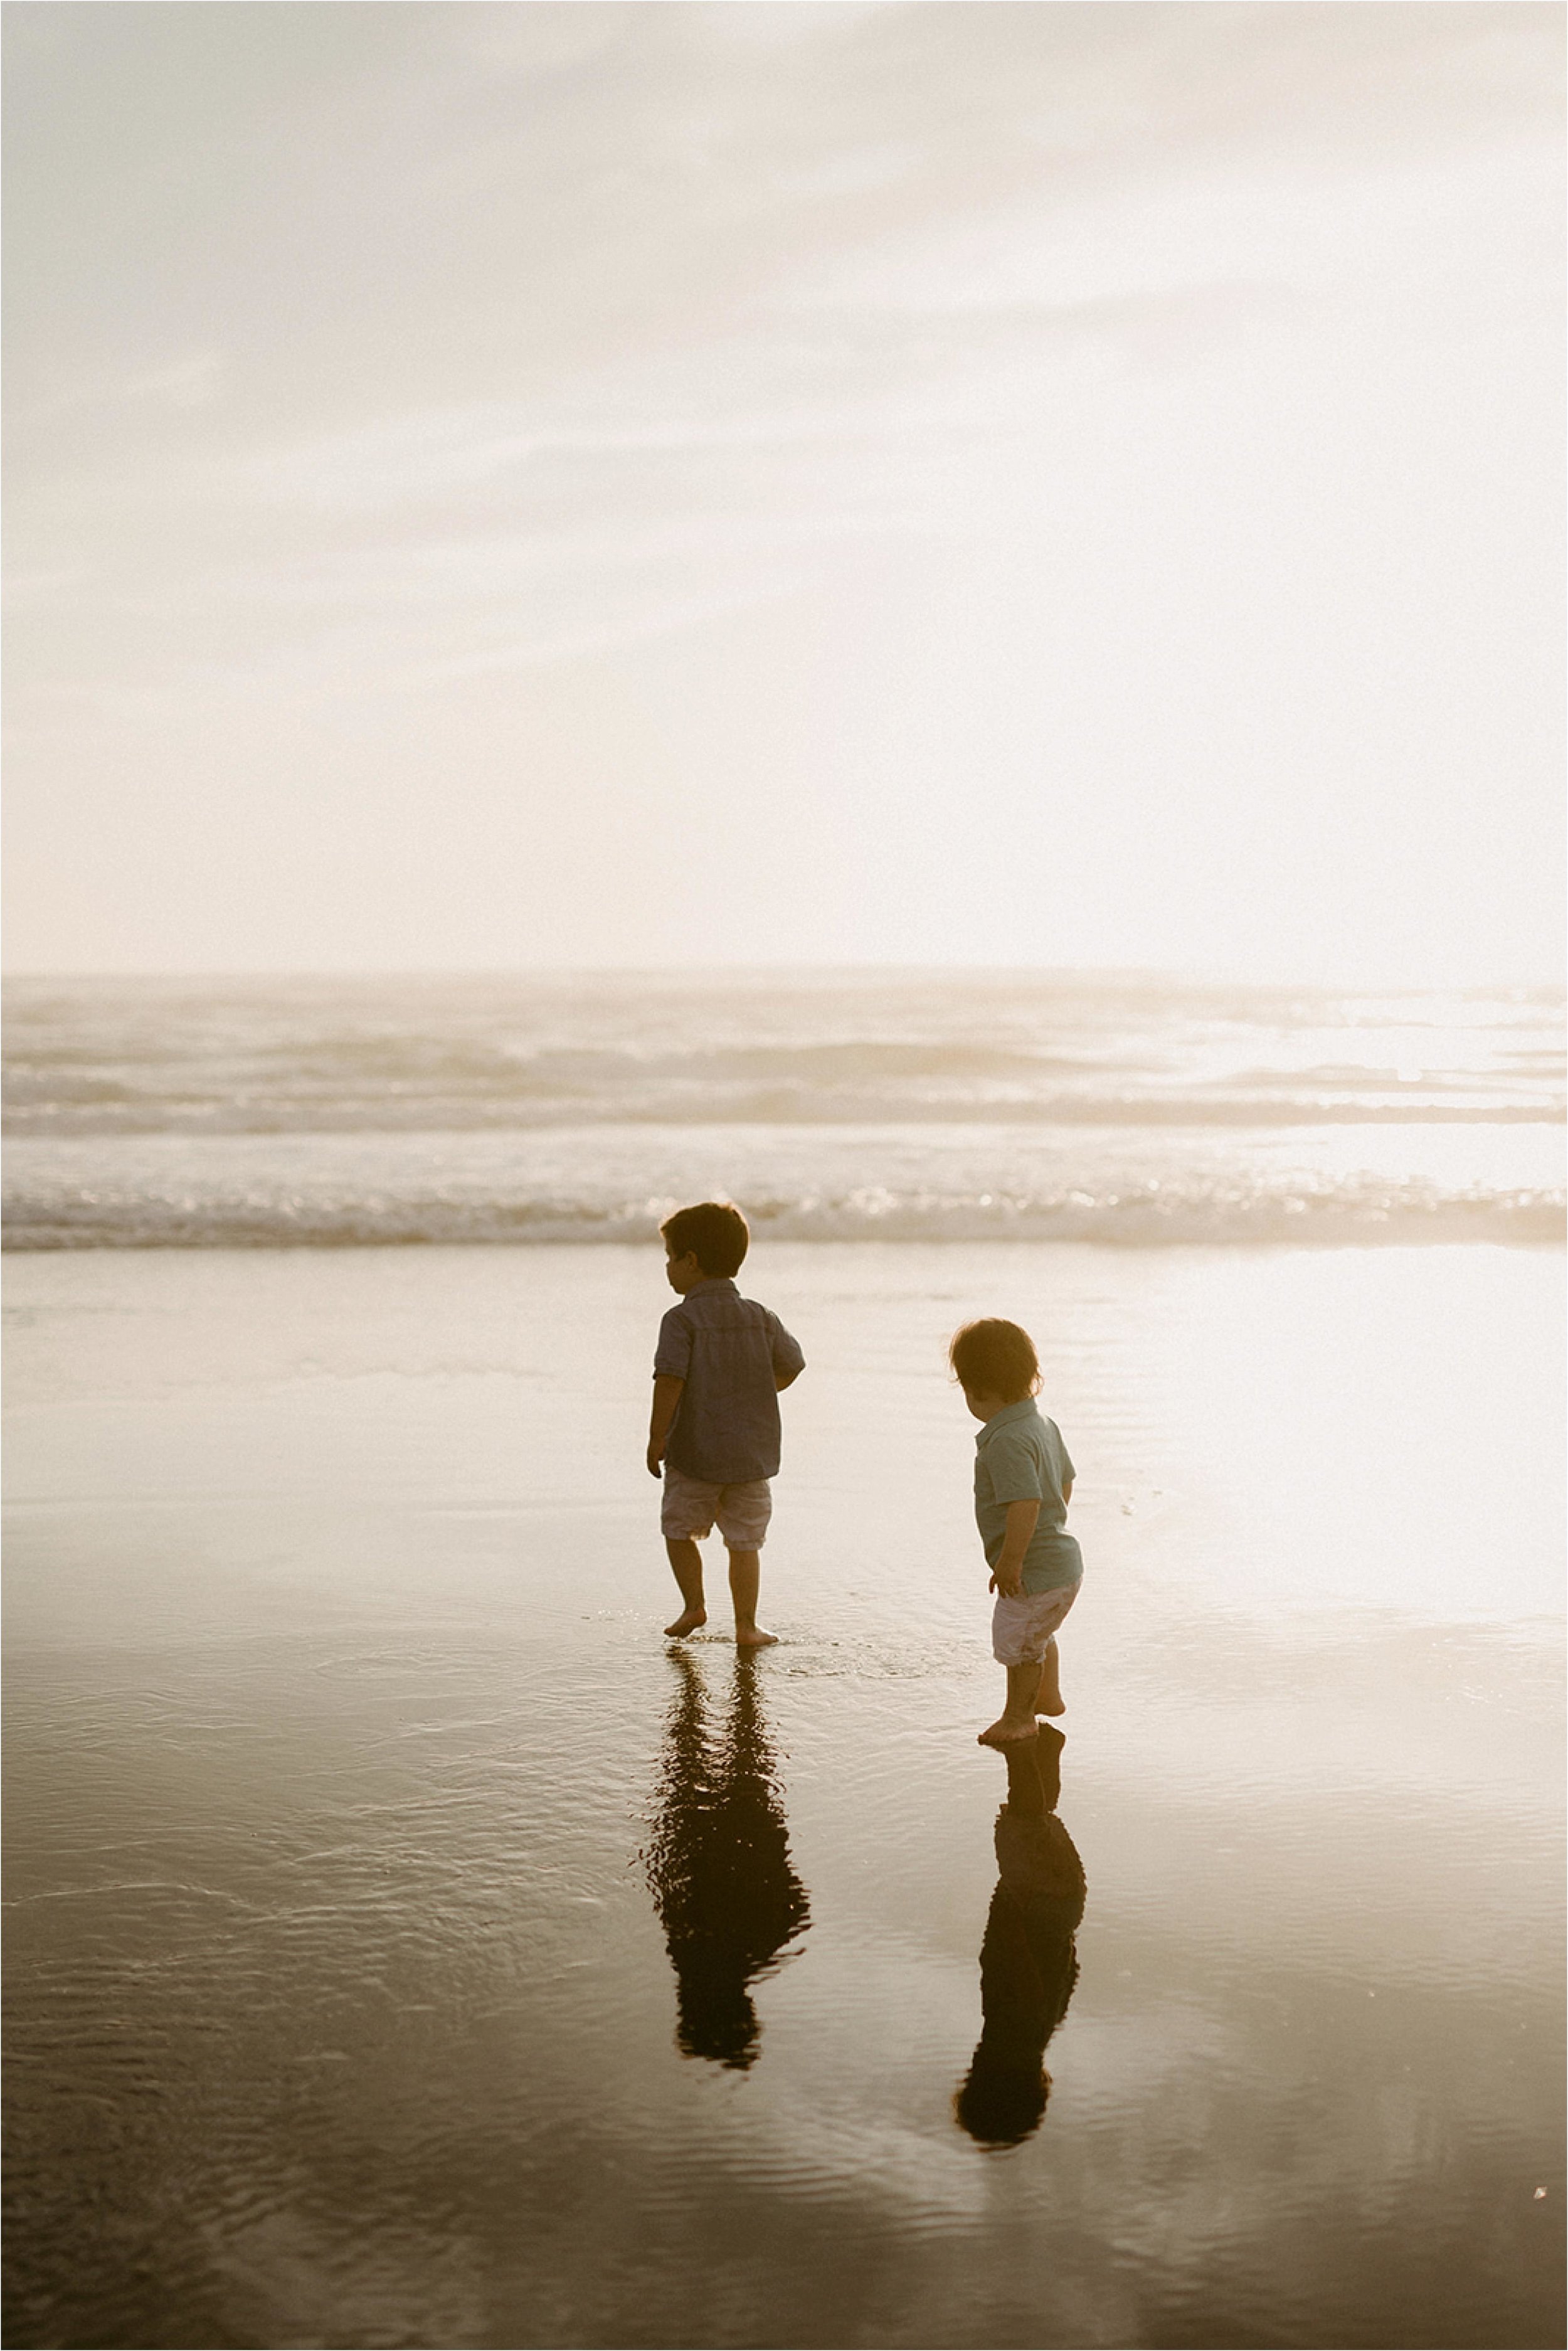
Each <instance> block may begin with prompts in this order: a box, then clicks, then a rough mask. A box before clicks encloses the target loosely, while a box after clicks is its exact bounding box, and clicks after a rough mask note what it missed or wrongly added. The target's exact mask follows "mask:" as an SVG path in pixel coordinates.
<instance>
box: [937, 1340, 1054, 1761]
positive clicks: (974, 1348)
mask: <svg viewBox="0 0 1568 2351" xmlns="http://www.w3.org/2000/svg"><path fill="white" fill-rule="evenodd" d="M947 1358H948V1361H949V1362H950V1363H951V1364H952V1366H953V1369H954V1372H955V1374H956V1376H957V1380H958V1384H959V1385H960V1387H962V1389H963V1391H964V1401H965V1403H966V1404H967V1405H968V1407H969V1410H970V1411H971V1412H972V1413H973V1414H974V1416H975V1418H976V1419H977V1420H978V1421H983V1422H984V1423H985V1426H984V1427H983V1428H982V1429H981V1430H980V1433H979V1435H978V1436H977V1437H976V1439H975V1454H976V1458H975V1519H976V1522H977V1525H978V1527H979V1530H980V1541H981V1542H982V1544H983V1545H984V1546H985V1552H986V1560H987V1563H988V1566H989V1568H990V1571H991V1582H990V1589H991V1590H992V1591H993V1592H994V1593H996V1595H997V1604H996V1608H995V1611H994V1613H993V1614H992V1617H991V1654H992V1655H993V1656H994V1657H995V1658H996V1660H997V1663H998V1665H999V1666H1005V1667H1007V1673H1008V1701H1007V1705H1006V1706H1005V1707H1004V1708H1003V1709H1002V1712H1001V1714H1000V1715H999V1716H998V1719H997V1720H996V1721H995V1722H993V1723H991V1724H990V1725H989V1726H988V1729H985V1730H982V1731H981V1733H980V1745H981V1746H982V1747H1005V1746H1006V1745H1007V1744H1008V1743H1009V1740H1014V1739H1032V1738H1033V1737H1034V1735H1035V1717H1036V1715H1037V1714H1064V1713H1065V1712H1066V1708H1065V1707H1064V1706H1063V1704H1062V1702H1061V1681H1060V1678H1059V1676H1058V1665H1057V1652H1056V1633H1057V1628H1058V1627H1059V1625H1061V1621H1062V1619H1063V1617H1064V1616H1065V1615H1066V1614H1067V1612H1068V1610H1069V1609H1070V1608H1071V1605H1072V1604H1073V1602H1074V1601H1075V1600H1076V1599H1077V1597H1078V1585H1079V1581H1080V1579H1081V1577H1082V1573H1083V1555H1082V1552H1080V1550H1079V1548H1078V1545H1077V1543H1076V1542H1075V1541H1074V1540H1073V1538H1072V1537H1071V1535H1070V1534H1069V1533H1068V1532H1067V1531H1066V1529H1065V1527H1064V1525H1063V1521H1064V1520H1065V1519H1066V1517H1067V1505H1068V1503H1069V1501H1070V1500H1071V1497H1072V1464H1071V1461H1070V1460H1069V1458H1068V1454H1067V1447H1066V1446H1065V1445H1063V1443H1062V1441H1061V1430H1060V1429H1059V1428H1058V1427H1057V1426H1056V1423H1055V1422H1054V1421H1053V1420H1047V1419H1046V1418H1045V1417H1044V1416H1042V1415H1041V1414H1040V1412H1039V1411H1038V1410H1037V1408H1036V1405H1035V1401H1034V1398H1035V1393H1036V1391H1037V1390H1038V1388H1039V1386H1040V1359H1039V1357H1038V1356H1037V1355H1036V1353H1035V1352H1034V1343H1033V1341H1032V1340H1031V1339H1030V1335H1029V1332H1027V1331H1020V1330H1019V1326H1018V1324H1017V1323H1016V1322H995V1321H988V1322H967V1323H966V1324H965V1325H964V1328H963V1329H962V1330H961V1331H959V1332H956V1333H955V1335H954V1339H953V1343H952V1345H951V1346H950V1347H949V1349H948V1351H947Z"/></svg>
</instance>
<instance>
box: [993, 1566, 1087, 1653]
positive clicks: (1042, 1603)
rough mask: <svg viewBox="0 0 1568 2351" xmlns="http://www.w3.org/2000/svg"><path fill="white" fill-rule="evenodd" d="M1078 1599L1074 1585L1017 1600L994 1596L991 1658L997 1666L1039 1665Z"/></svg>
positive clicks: (1030, 1593)
mask: <svg viewBox="0 0 1568 2351" xmlns="http://www.w3.org/2000/svg"><path fill="white" fill-rule="evenodd" d="M1077 1597H1078V1586H1077V1585H1076V1584H1075V1583H1062V1584H1059V1585H1058V1586H1057V1588H1056V1590H1055V1591H1054V1592H1023V1593H1019V1597H1018V1598H1017V1599H1016V1600H1009V1599H1008V1597H1007V1596H1006V1594H1005V1593H1000V1592H998V1594H997V1604H996V1606H995V1608H994V1609H993V1610H992V1611H991V1655H992V1656H993V1657H995V1659H996V1661H997V1663H998V1666H1040V1665H1043V1664H1044V1663H1045V1645H1046V1643H1047V1642H1048V1641H1049V1640H1050V1638H1051V1635H1052V1634H1053V1633H1054V1632H1055V1631H1056V1629H1057V1627H1058V1625H1060V1624H1061V1620H1062V1618H1063V1617H1064V1616H1065V1615H1066V1614H1067V1612H1068V1610H1069V1609H1070V1608H1071V1605H1072V1604H1073V1602H1074V1601H1075V1600H1076V1599H1077Z"/></svg>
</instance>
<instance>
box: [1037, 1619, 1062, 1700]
mask: <svg viewBox="0 0 1568 2351" xmlns="http://www.w3.org/2000/svg"><path fill="white" fill-rule="evenodd" d="M1032 1711H1033V1712H1034V1713H1036V1714H1065V1713H1066V1712H1067V1706H1066V1702H1065V1700H1064V1699H1063V1698H1062V1695H1061V1655H1060V1653H1059V1651H1058V1649H1057V1646H1056V1635H1055V1634H1054V1633H1053V1634H1052V1635H1051V1638H1050V1640H1049V1641H1048V1642H1047V1643H1046V1645H1045V1662H1044V1664H1043V1665H1042V1666H1041V1667H1040V1687H1038V1689H1037V1690H1036V1691H1035V1694H1034V1705H1033V1708H1032Z"/></svg>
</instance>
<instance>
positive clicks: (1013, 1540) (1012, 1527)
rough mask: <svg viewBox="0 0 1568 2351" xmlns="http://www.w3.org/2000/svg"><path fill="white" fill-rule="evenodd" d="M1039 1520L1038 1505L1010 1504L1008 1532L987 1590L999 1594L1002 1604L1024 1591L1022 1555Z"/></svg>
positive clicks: (1027, 1503)
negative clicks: (1003, 1601)
mask: <svg viewBox="0 0 1568 2351" xmlns="http://www.w3.org/2000/svg"><path fill="white" fill-rule="evenodd" d="M1039 1517H1040V1504H1039V1503H1038V1502H1009V1504H1008V1531H1007V1532H1006V1534H1005V1535H1004V1536H1003V1537H1002V1548H1001V1552H1000V1555H999V1556H998V1560H997V1563H996V1565H995V1567H994V1568H993V1569H992V1570H991V1581H990V1584H989V1586H988V1589H989V1590H990V1591H992V1592H999V1593H1001V1595H1002V1597H1003V1598H1004V1599H1005V1600H1016V1599H1017V1598H1018V1596H1019V1593H1020V1592H1021V1591H1022V1590H1023V1555H1024V1553H1025V1552H1026V1551H1027V1550H1028V1549H1029V1543H1030V1536H1031V1535H1032V1534H1033V1532H1034V1530H1035V1522H1036V1520H1038V1519H1039Z"/></svg>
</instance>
